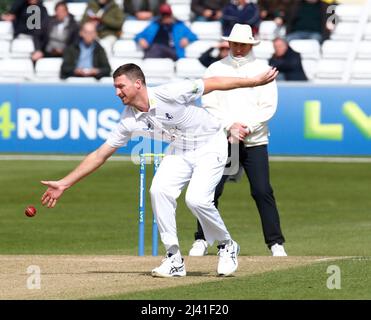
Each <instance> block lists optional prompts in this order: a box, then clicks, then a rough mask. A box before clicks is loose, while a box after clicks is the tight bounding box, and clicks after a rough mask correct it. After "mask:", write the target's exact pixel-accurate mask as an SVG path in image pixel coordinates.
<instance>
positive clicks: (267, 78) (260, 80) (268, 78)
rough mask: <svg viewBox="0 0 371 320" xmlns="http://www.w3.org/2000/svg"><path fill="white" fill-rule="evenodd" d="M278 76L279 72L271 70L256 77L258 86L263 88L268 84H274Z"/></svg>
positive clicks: (274, 69)
mask: <svg viewBox="0 0 371 320" xmlns="http://www.w3.org/2000/svg"><path fill="white" fill-rule="evenodd" d="M277 76H278V70H277V69H276V68H270V69H269V70H268V71H266V72H263V73H261V74H258V75H257V76H255V77H254V78H255V80H256V86H263V85H265V84H267V83H270V82H272V81H273V80H274V79H276V78H277Z"/></svg>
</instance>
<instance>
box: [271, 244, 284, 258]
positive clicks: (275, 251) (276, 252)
mask: <svg viewBox="0 0 371 320" xmlns="http://www.w3.org/2000/svg"><path fill="white" fill-rule="evenodd" d="M271 251H272V255H273V257H287V253H286V251H285V248H284V247H283V245H282V244H278V243H276V244H275V245H273V246H271Z"/></svg>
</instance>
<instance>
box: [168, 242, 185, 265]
mask: <svg viewBox="0 0 371 320" xmlns="http://www.w3.org/2000/svg"><path fill="white" fill-rule="evenodd" d="M167 252H169V253H170V254H171V255H172V256H175V260H176V261H178V262H182V255H181V254H180V250H179V247H178V246H171V247H170V248H169V250H168V251H167Z"/></svg>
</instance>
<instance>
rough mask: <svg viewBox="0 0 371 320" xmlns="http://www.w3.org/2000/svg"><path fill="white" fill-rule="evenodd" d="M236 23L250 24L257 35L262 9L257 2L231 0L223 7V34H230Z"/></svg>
mask: <svg viewBox="0 0 371 320" xmlns="http://www.w3.org/2000/svg"><path fill="white" fill-rule="evenodd" d="M236 23H239V24H248V25H249V26H250V27H251V28H252V31H253V34H254V35H255V34H256V33H257V32H258V29H259V24H260V11H259V7H258V6H257V4H256V3H254V2H253V1H249V0H231V2H230V3H229V4H227V5H226V6H225V7H224V8H223V15H222V30H223V35H224V36H225V35H228V34H230V33H231V31H232V28H233V26H234V25H235V24H236Z"/></svg>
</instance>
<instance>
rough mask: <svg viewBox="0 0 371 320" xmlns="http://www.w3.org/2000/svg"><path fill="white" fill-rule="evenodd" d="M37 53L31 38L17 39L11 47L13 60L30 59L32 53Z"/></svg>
mask: <svg viewBox="0 0 371 320" xmlns="http://www.w3.org/2000/svg"><path fill="white" fill-rule="evenodd" d="M34 51H35V47H34V44H33V41H32V39H31V38H28V37H26V38H16V39H14V40H13V41H12V44H11V46H10V54H11V57H12V58H30V57H31V53H32V52H34Z"/></svg>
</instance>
